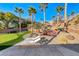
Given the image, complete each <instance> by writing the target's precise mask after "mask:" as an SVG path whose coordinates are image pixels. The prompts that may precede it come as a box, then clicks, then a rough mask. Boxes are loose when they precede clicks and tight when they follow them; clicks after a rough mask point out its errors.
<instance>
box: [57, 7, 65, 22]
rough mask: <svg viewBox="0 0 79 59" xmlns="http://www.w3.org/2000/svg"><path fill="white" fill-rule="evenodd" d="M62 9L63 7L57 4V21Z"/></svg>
mask: <svg viewBox="0 0 79 59" xmlns="http://www.w3.org/2000/svg"><path fill="white" fill-rule="evenodd" d="M63 10H64V8H63V7H62V6H57V8H56V11H57V12H58V15H57V23H58V21H59V20H60V18H61V17H60V13H61V12H62V11H63Z"/></svg>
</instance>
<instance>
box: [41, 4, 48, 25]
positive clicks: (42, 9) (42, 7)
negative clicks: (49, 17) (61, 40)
mask: <svg viewBox="0 0 79 59" xmlns="http://www.w3.org/2000/svg"><path fill="white" fill-rule="evenodd" d="M47 7H48V3H40V9H41V11H43V12H44V25H45V22H46V8H47Z"/></svg>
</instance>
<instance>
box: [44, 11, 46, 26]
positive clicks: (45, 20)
mask: <svg viewBox="0 0 79 59" xmlns="http://www.w3.org/2000/svg"><path fill="white" fill-rule="evenodd" d="M45 23H46V10H44V25H45Z"/></svg>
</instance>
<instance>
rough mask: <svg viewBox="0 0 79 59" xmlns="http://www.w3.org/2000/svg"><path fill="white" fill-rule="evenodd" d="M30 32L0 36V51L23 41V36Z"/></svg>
mask: <svg viewBox="0 0 79 59" xmlns="http://www.w3.org/2000/svg"><path fill="white" fill-rule="evenodd" d="M28 33H30V32H28V31H27V32H21V33H13V34H0V50H2V49H4V48H7V47H9V46H12V45H14V44H16V43H18V42H20V41H22V40H23V35H24V34H28Z"/></svg>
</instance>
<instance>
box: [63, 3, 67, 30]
mask: <svg viewBox="0 0 79 59" xmlns="http://www.w3.org/2000/svg"><path fill="white" fill-rule="evenodd" d="M64 29H66V30H67V3H65V6H64Z"/></svg>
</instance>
